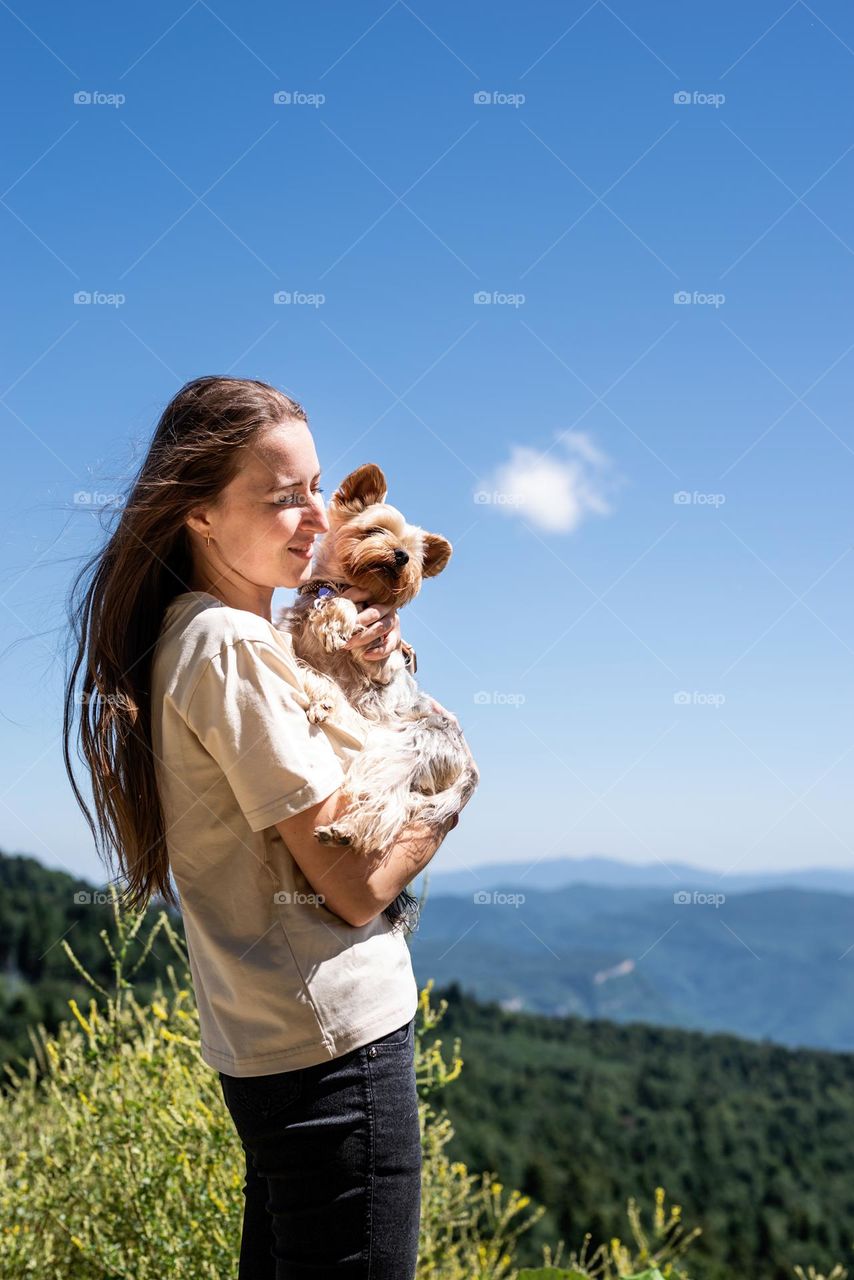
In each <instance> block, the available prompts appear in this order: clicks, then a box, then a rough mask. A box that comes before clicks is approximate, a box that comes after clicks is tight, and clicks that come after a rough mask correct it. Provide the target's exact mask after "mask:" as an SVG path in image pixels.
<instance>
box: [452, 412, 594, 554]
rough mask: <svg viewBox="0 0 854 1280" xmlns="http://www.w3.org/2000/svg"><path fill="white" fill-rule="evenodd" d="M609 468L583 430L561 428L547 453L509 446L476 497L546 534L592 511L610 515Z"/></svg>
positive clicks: (568, 527) (571, 526)
mask: <svg viewBox="0 0 854 1280" xmlns="http://www.w3.org/2000/svg"><path fill="white" fill-rule="evenodd" d="M610 471H611V460H610V458H608V457H607V455H606V454H604V453H602V451H601V450H600V449H599V448H597V446H596V445H595V444H594V443H593V441H592V440H591V438H590V436H589V435H588V434H587V433H586V432H585V431H564V432H561V433H560V434H559V435H558V436H557V441H556V443H555V444H554V445H552V446H551V448H549V449H548V450H547V451H545V452H543V451H538V450H537V449H531V448H529V447H528V446H527V445H521V444H516V445H513V446H512V447H511V451H510V457H509V459H508V460H507V461H506V462H503V463H501V464H500V465H499V466H498V467H497V468H496V469H495V471H494V472H493V474H492V476H491V477H490V478H489V479H488V480H487V482H486V483H485V484H484V485H482V486H481V487H480V488H479V489H478V491H477V493H476V494H475V501H476V502H478V503H483V504H485V505H486V504H488V505H490V506H492V507H494V508H495V509H496V510H498V511H500V512H502V513H503V514H504V515H507V516H521V517H522V519H524V520H527V521H529V523H531V524H533V525H536V526H537V527H538V528H540V529H543V530H545V531H546V532H547V533H573V532H574V531H575V530H576V529H577V528H578V527H579V525H580V524H581V522H582V520H584V519H585V518H586V517H587V516H588V515H590V514H591V513H593V514H595V515H600V516H606V515H610V513H611V510H612V508H611V506H610V504H609V502H608V500H607V498H606V496H605V490H606V488H607V487H608V484H609V481H610Z"/></svg>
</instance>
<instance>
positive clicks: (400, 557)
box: [394, 547, 409, 565]
mask: <svg viewBox="0 0 854 1280" xmlns="http://www.w3.org/2000/svg"><path fill="white" fill-rule="evenodd" d="M408 562H409V552H408V551H404V550H403V548H402V547H396V548H395V552H394V563H395V564H396V565H404V564H408Z"/></svg>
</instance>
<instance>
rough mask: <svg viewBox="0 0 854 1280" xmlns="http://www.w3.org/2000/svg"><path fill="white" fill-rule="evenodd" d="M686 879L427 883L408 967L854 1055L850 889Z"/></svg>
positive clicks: (504, 998)
mask: <svg viewBox="0 0 854 1280" xmlns="http://www.w3.org/2000/svg"><path fill="white" fill-rule="evenodd" d="M597 861H598V860H597ZM617 865H619V864H617ZM553 869H554V868H553ZM504 870H505V869H504V868H502V871H504ZM691 874H692V877H693V879H692V880H691V881H688V880H686V881H685V882H683V883H684V884H685V885H686V887H685V888H681V887H680V888H677V889H674V888H673V887H672V884H673V882H672V881H670V883H669V884H668V885H667V886H666V887H665V886H663V885H654V884H640V885H637V886H635V887H615V886H613V885H603V884H599V885H593V884H581V883H574V884H572V885H569V886H564V887H563V888H549V889H545V890H543V889H536V888H532V887H530V886H529V884H528V880H527V879H526V880H521V878H520V877H518V876H517V877H516V879H515V880H514V879H513V878H512V877H509V878H508V877H506V876H502V877H501V881H502V882H503V883H499V884H498V885H497V886H496V888H488V889H486V888H485V889H481V890H475V891H466V892H459V893H456V894H446V893H438V892H434V891H433V886H432V885H431V886H430V893H429V894H428V897H427V902H426V905H425V908H424V911H423V914H422V919H421V923H420V926H419V928H418V930H417V931H416V933H415V934H414V936H413V938H412V940H411V948H412V958H413V964H414V967H415V971H416V975H417V977H418V978H419V980H420V981H423V980H426V979H427V978H428V977H433V978H435V980H436V982H437V983H438V984H447V983H451V982H454V981H455V982H457V983H458V984H459V986H460V987H461V989H462V990H464V991H466V992H468V993H470V994H472V995H474V996H476V997H477V998H478V999H481V1000H494V1001H498V1002H499V1003H500V1004H502V1005H503V1007H504V1008H506V1009H509V1010H524V1011H528V1012H535V1013H547V1014H553V1015H565V1014H579V1015H581V1016H584V1017H592V1018H610V1019H613V1020H615V1021H618V1022H635V1021H640V1022H648V1023H657V1024H660V1025H664V1026H674V1027H684V1028H692V1029H696V1030H703V1031H730V1032H734V1033H735V1034H737V1035H741V1036H746V1037H749V1038H751V1039H769V1040H773V1041H776V1042H778V1043H780V1044H785V1045H789V1046H793V1047H794V1046H814V1047H817V1048H826V1049H836V1050H852V1049H854V894H850V893H827V892H818V891H811V890H805V889H800V888H788V887H777V888H770V889H767V888H766V889H761V890H758V891H753V892H750V891H746V890H743V891H738V892H734V893H733V892H728V891H726V890H722V889H721V888H720V882H718V884H717V885H709V886H708V888H707V887H706V885H705V884H704V883H703V881H702V880H699V883H698V879H699V877H697V874H696V872H694V871H693V869H692V871H691ZM437 878H438V877H437ZM528 879H530V877H528ZM484 883H489V881H485V882H484ZM688 885H690V888H689V887H687V886H688ZM713 894H716V895H718V896H717V897H713V896H712V895H713ZM721 896H722V900H721ZM520 898H523V899H524V900H523V901H520V900H519V899H520Z"/></svg>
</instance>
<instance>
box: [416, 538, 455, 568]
mask: <svg viewBox="0 0 854 1280" xmlns="http://www.w3.org/2000/svg"><path fill="white" fill-rule="evenodd" d="M452 551H453V547H452V546H451V544H450V542H449V541H448V539H447V538H443V537H442V536H441V534H438V533H425V534H424V563H423V566H422V569H421V572H422V573H423V574H424V577H425V578H435V576H436V574H437V573H441V572H442V570H443V569H444V567H445V565H446V564H447V563H448V561H449V560H450V558H451V552H452Z"/></svg>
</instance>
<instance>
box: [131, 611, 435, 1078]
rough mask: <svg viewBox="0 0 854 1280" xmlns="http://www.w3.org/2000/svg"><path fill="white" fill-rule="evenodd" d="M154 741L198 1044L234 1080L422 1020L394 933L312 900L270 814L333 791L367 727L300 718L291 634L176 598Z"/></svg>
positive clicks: (164, 645)
mask: <svg viewBox="0 0 854 1280" xmlns="http://www.w3.org/2000/svg"><path fill="white" fill-rule="evenodd" d="M151 683H152V704H151V705H152V739H153V746H154V752H155V769H156V774H157V782H158V789H159V792H160V797H161V803H162V805H163V812H164V820H165V824H166V844H167V850H168V853H169V860H170V864H171V868H172V874H173V878H174V880H175V883H176V886H177V889H178V894H179V898H180V901H181V909H182V914H183V920H184V929H185V933H186V938H187V950H188V958H189V962H190V971H191V974H192V978H193V985H194V988H195V993H196V999H197V1003H198V1007H199V1020H200V1024H201V1054H202V1058H203V1059H204V1061H205V1062H206V1063H207V1064H208V1065H209V1066H211V1067H214V1068H216V1069H217V1070H219V1071H222V1072H224V1073H225V1074H226V1075H233V1076H257V1075H266V1074H269V1073H271V1072H277V1071H289V1070H294V1069H296V1068H298V1067H308V1066H313V1065H314V1064H316V1063H319V1062H324V1061H327V1060H328V1059H330V1058H336V1057H339V1056H340V1055H341V1054H343V1053H346V1052H348V1050H350V1049H354V1048H357V1047H358V1046H360V1045H363V1044H366V1043H367V1042H368V1041H370V1040H374V1039H376V1038H377V1037H379V1036H382V1035H385V1034H387V1033H388V1032H389V1031H394V1030H395V1029H396V1028H397V1027H400V1026H402V1025H403V1023H404V1022H408V1021H409V1019H410V1018H412V1017H413V1016H414V1014H415V1010H416V1008H417V1004H418V989H417V985H416V982H415V976H414V974H413V971H412V963H411V960H410V956H409V948H408V946H407V945H406V939H405V936H404V934H403V932H402V931H401V930H400V929H399V928H398V929H396V930H392V926H391V923H390V922H389V921H388V920H387V919H386V917H385V916H384V915H379V916H377V917H376V918H375V919H374V920H372V921H370V923H369V924H366V925H363V926H361V927H359V928H355V927H354V926H352V925H350V924H347V923H346V921H344V920H342V919H341V917H340V916H337V915H335V913H334V912H332V911H331V910H329V909H328V908H327V907H325V906H324V905H323V904H322V903H318V902H317V901H316V896H317V895H315V894H314V892H313V890H312V887H311V885H310V884H309V882H308V881H307V879H306V878H305V876H304V875H303V873H302V872H301V870H300V868H299V866H298V864H297V863H296V861H295V860H294V858H293V856H292V854H291V853H290V851H289V850H288V848H287V846H286V844H285V843H284V841H283V840H282V838H281V836H280V835H279V833H278V831H277V830H276V828H275V825H274V824H275V823H277V822H280V821H282V820H283V819H284V818H289V817H292V816H293V815H294V814H296V813H300V812H301V811H302V810H303V809H307V808H309V807H310V806H311V805H313V804H317V803H318V802H319V801H320V800H324V799H325V798H326V797H327V796H328V795H330V794H331V793H332V792H333V791H335V790H336V789H337V787H339V786H340V785H341V783H342V781H343V779H344V773H345V770H346V768H347V765H348V763H349V762H350V760H351V759H352V758H353V756H354V754H355V753H356V752H358V751H359V750H360V749H361V747H362V745H363V744H364V741H365V735H366V731H367V728H368V725H367V722H366V721H365V720H363V718H362V717H361V716H360V715H359V714H358V713H357V712H356V711H354V710H353V709H352V708H351V707H350V706H349V705H346V704H345V705H344V706H343V707H342V708H341V710H340V712H338V713H336V716H335V717H334V718H333V720H331V721H327V723H326V724H325V725H323V726H317V725H312V724H310V723H309V721H308V719H307V717H306V714H305V709H306V707H307V706H308V697H307V696H306V694H305V691H304V689H303V687H302V683H301V680H300V673H299V668H298V666H297V663H296V660H295V658H294V654H293V648H292V643H291V638H290V636H288V635H285V634H283V633H281V632H279V631H277V630H276V628H275V627H274V626H273V625H272V623H270V622H267V621H266V619H264V618H262V617H260V616H259V615H258V614H255V613H250V612H247V611H245V610H243V609H232V608H230V607H227V606H226V605H224V604H222V602H221V601H219V600H217V599H216V598H215V597H214V596H212V595H209V594H207V593H206V592H184V593H183V594H182V595H179V596H177V597H176V598H175V599H174V600H173V601H172V602H171V604H170V605H169V607H168V608H167V610H166V614H165V616H164V619H163V625H162V628H161V632H160V637H159V639H158V642H157V646H156V649H155V653H154V659H153V665H152V682H151Z"/></svg>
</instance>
